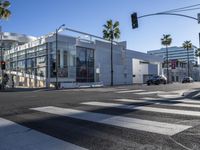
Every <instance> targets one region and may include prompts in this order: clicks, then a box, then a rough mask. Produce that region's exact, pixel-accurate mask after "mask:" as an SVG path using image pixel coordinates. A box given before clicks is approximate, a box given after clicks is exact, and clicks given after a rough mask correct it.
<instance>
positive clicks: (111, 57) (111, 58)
mask: <svg viewBox="0 0 200 150" xmlns="http://www.w3.org/2000/svg"><path fill="white" fill-rule="evenodd" d="M110 60H111V62H110V63H111V84H110V85H111V86H113V40H111V56H110Z"/></svg>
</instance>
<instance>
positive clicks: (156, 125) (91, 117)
mask: <svg viewBox="0 0 200 150" xmlns="http://www.w3.org/2000/svg"><path fill="white" fill-rule="evenodd" d="M33 110H37V111H41V112H46V113H51V114H56V115H61V116H65V117H70V118H75V119H81V120H87V121H92V122H97V123H102V124H108V125H114V126H119V127H125V128H129V129H136V130H142V131H147V132H153V133H158V134H164V135H170V136H171V135H174V134H176V133H179V132H181V131H183V130H186V129H188V128H191V126H185V125H178V124H177V125H176V124H170V123H161V122H156V121H148V120H142V119H136V118H128V117H121V116H114V115H108V114H99V113H92V112H87V111H81V110H75V109H66V108H59V107H53V106H48V107H39V108H33Z"/></svg>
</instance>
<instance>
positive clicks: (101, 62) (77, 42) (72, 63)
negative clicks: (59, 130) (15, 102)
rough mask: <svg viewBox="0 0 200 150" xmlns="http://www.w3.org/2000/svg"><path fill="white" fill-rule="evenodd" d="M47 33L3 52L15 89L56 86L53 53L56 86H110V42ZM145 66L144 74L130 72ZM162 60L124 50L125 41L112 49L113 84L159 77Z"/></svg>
mask: <svg viewBox="0 0 200 150" xmlns="http://www.w3.org/2000/svg"><path fill="white" fill-rule="evenodd" d="M57 47H58V49H57V52H56V36H55V34H49V35H47V36H42V37H39V38H37V39H35V40H32V41H30V42H27V43H25V44H23V45H18V46H14V47H12V48H11V49H10V50H6V51H5V55H4V58H5V61H6V64H7V66H6V72H7V73H8V74H9V75H12V76H13V78H14V81H15V85H16V86H26V87H54V86H55V84H56V67H55V66H56V53H57V58H58V59H57V63H58V72H57V73H58V83H59V87H61V88H66V87H77V86H81V85H94V84H96V83H98V84H99V83H101V84H103V85H110V83H111V71H110V70H111V65H110V57H111V53H110V42H109V41H103V40H96V39H95V40H92V39H90V40H87V39H81V38H79V37H72V36H66V35H61V34H59V35H58V38H57ZM134 59H136V60H140V61H141V62H145V65H147V68H146V69H143V70H146V71H143V70H142V72H140V74H137V73H136V74H134V71H135V70H134V69H140V68H142V65H143V63H140V64H134V63H133V62H134V61H133V60H134ZM161 63H162V58H160V57H157V56H151V55H148V54H145V53H140V52H136V51H132V50H128V49H127V48H126V42H118V43H115V44H114V46H113V66H114V69H113V70H114V85H123V84H133V83H143V82H144V80H141V79H137V80H134V76H135V77H136V76H145V75H146V76H148V75H149V74H151V75H152V74H159V73H160V72H161V71H160V64H161ZM151 68H153V69H151Z"/></svg>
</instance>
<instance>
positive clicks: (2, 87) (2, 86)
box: [0, 32, 4, 90]
mask: <svg viewBox="0 0 200 150" xmlns="http://www.w3.org/2000/svg"><path fill="white" fill-rule="evenodd" d="M0 34H1V39H0V40H1V42H0V44H1V62H3V47H2V32H1V33H0ZM3 74H4V73H3V69H2V64H1V90H3V89H4V85H3Z"/></svg>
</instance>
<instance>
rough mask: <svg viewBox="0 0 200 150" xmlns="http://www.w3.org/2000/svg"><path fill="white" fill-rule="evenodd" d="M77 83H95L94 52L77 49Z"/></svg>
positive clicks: (81, 48)
mask: <svg viewBox="0 0 200 150" xmlns="http://www.w3.org/2000/svg"><path fill="white" fill-rule="evenodd" d="M76 54H77V58H76V65H77V66H76V81H77V82H94V50H93V49H88V48H83V47H77V53H76Z"/></svg>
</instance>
